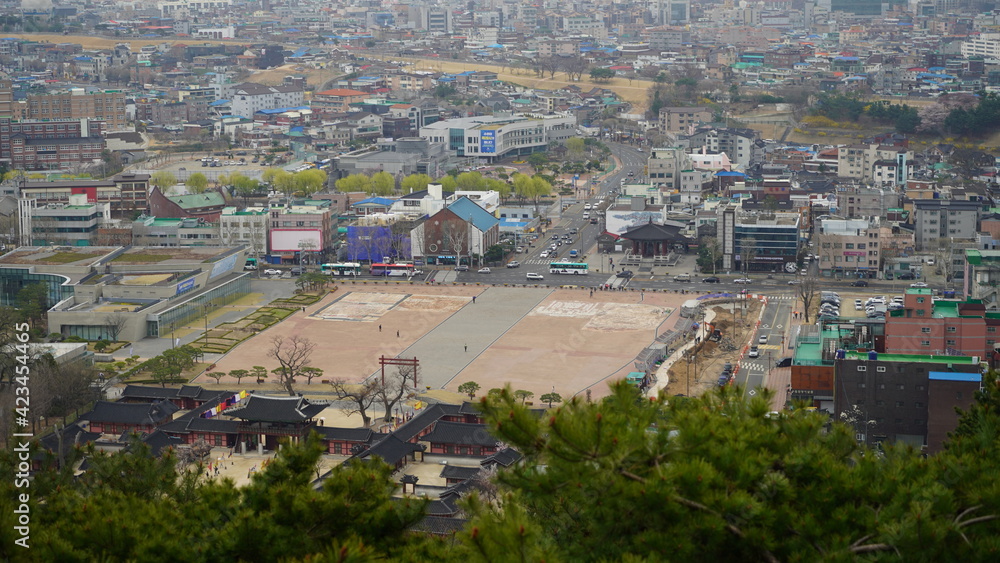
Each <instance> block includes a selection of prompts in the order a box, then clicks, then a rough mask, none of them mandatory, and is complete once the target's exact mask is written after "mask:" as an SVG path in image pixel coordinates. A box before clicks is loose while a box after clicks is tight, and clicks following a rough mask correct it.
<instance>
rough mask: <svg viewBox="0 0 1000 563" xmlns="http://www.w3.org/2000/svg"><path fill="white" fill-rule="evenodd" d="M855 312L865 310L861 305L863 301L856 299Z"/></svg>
mask: <svg viewBox="0 0 1000 563" xmlns="http://www.w3.org/2000/svg"><path fill="white" fill-rule="evenodd" d="M854 310H855V311H863V310H864V306H863V305H862V304H861V300H860V299H855V300H854Z"/></svg>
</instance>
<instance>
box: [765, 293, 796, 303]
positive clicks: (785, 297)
mask: <svg viewBox="0 0 1000 563" xmlns="http://www.w3.org/2000/svg"><path fill="white" fill-rule="evenodd" d="M797 298H798V296H797V295H787V294H785V295H768V296H767V299H768V301H795V300H796V299H797Z"/></svg>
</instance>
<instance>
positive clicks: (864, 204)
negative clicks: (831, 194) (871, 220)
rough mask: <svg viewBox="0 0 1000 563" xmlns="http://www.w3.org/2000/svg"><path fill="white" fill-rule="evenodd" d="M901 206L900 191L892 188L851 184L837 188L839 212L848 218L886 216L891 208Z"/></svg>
mask: <svg viewBox="0 0 1000 563" xmlns="http://www.w3.org/2000/svg"><path fill="white" fill-rule="evenodd" d="M899 207H900V195H899V192H897V191H895V190H893V189H891V188H882V187H878V188H865V187H861V186H849V187H846V188H843V189H838V190H837V212H838V213H840V214H842V215H844V216H846V217H847V218H848V219H854V218H858V219H860V218H864V217H885V216H886V213H887V212H888V210H889V209H896V208H899Z"/></svg>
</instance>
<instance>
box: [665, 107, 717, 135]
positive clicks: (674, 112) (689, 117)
mask: <svg viewBox="0 0 1000 563" xmlns="http://www.w3.org/2000/svg"><path fill="white" fill-rule="evenodd" d="M658 119H659V124H660V133H664V134H666V133H683V134H687V133H690V132H691V130H692V128H694V127H697V126H698V125H700V124H702V123H708V122H710V121H712V109H711V108H707V107H665V108H660V114H659V116H658Z"/></svg>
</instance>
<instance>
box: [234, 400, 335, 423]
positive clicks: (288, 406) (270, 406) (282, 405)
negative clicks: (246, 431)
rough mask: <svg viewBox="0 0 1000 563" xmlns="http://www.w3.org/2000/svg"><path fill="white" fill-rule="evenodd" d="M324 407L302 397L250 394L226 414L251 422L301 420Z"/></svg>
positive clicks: (317, 412)
mask: <svg viewBox="0 0 1000 563" xmlns="http://www.w3.org/2000/svg"><path fill="white" fill-rule="evenodd" d="M326 407H327V405H322V404H316V403H311V402H309V400H308V399H305V398H303V397H267V396H264V395H250V397H249V398H247V400H246V401H244V402H242V403H240V406H238V407H234V408H231V409H228V410H227V411H226V415H227V416H231V417H234V418H240V419H243V420H249V421H252V422H301V421H304V420H309V419H311V418H312V417H314V416H316V415H317V414H319V413H320V412H322V411H323V409H325V408H326Z"/></svg>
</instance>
